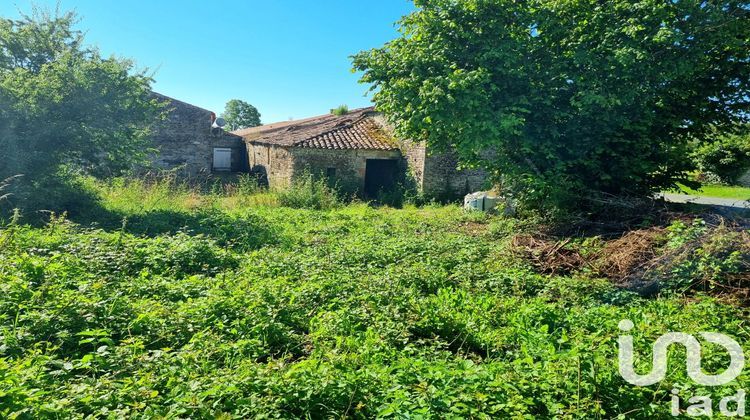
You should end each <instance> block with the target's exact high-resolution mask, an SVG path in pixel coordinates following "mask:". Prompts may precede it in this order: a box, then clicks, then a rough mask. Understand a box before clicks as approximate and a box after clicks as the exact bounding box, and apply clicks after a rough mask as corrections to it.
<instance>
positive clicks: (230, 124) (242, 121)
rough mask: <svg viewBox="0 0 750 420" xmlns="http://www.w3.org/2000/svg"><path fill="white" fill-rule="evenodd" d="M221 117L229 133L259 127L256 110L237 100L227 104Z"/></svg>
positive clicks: (258, 114)
mask: <svg viewBox="0 0 750 420" xmlns="http://www.w3.org/2000/svg"><path fill="white" fill-rule="evenodd" d="M221 117H222V118H224V120H226V122H227V129H228V130H230V131H234V130H241V129H243V128H250V127H257V126H259V125H261V124H260V112H258V109H257V108H255V107H254V106H252V105H250V104H249V103H247V102H245V101H242V100H239V99H232V100H230V101H229V102H227V105H226V108H225V109H224V113H223V114H222V115H221Z"/></svg>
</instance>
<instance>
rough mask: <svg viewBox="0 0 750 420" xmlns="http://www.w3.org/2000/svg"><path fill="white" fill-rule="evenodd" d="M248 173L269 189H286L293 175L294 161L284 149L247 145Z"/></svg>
mask: <svg viewBox="0 0 750 420" xmlns="http://www.w3.org/2000/svg"><path fill="white" fill-rule="evenodd" d="M247 157H248V162H249V163H250V172H251V173H253V174H255V175H257V176H258V177H259V178H260V180H261V182H262V183H264V184H266V185H268V186H269V187H271V188H285V187H288V186H289V184H290V183H291V181H292V176H293V175H294V161H293V158H292V155H291V152H290V150H289V149H288V148H286V147H281V146H269V145H264V144H256V143H248V144H247Z"/></svg>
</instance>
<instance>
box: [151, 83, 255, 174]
mask: <svg viewBox="0 0 750 420" xmlns="http://www.w3.org/2000/svg"><path fill="white" fill-rule="evenodd" d="M153 95H154V97H155V98H156V99H157V100H159V101H160V102H163V103H165V105H166V110H167V118H166V119H165V120H164V121H162V122H160V123H159V124H158V125H157V126H156V127H155V128H154V133H153V134H152V141H153V145H154V147H155V148H156V149H157V153H156V154H155V155H154V156H153V159H152V163H153V166H154V167H156V168H159V169H174V170H177V171H179V172H180V173H181V174H182V175H184V176H187V177H195V176H199V175H202V174H210V173H212V172H245V171H247V170H248V166H247V153H246V149H245V143H244V141H243V139H242V137H240V136H237V135H234V134H232V133H227V132H225V131H224V130H222V129H221V128H218V127H215V126H214V122H215V121H216V114H214V113H213V112H211V111H209V110H207V109H203V108H200V107H197V106H195V105H190V104H188V103H185V102H182V101H179V100H177V99H174V98H170V97H168V96H164V95H161V94H159V93H153Z"/></svg>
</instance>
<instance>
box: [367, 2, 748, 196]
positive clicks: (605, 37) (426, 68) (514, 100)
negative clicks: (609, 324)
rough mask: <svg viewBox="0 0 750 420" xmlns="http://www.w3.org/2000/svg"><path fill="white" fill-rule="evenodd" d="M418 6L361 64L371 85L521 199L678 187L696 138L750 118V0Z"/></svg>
mask: <svg viewBox="0 0 750 420" xmlns="http://www.w3.org/2000/svg"><path fill="white" fill-rule="evenodd" d="M415 3H416V6H417V7H418V9H417V11H416V12H414V13H413V14H411V15H409V16H406V17H405V18H403V20H402V21H401V33H402V35H401V37H399V38H397V39H395V40H394V41H391V42H389V43H387V44H386V45H385V46H383V47H382V48H378V49H374V50H371V51H364V52H361V53H359V54H357V55H356V56H354V57H353V62H354V67H355V69H356V70H360V71H363V72H364V76H363V77H362V82H364V83H369V84H371V85H372V89H373V90H374V91H375V94H374V100H375V102H376V105H377V107H378V109H379V110H381V111H383V112H384V113H385V115H386V116H387V117H388V118H389V119H390V121H391V122H392V123H393V124H394V126H395V127H396V129H397V132H398V134H399V135H401V136H404V137H407V138H413V139H420V140H426V142H427V144H428V145H429V146H431V147H433V148H435V149H438V150H455V151H456V152H457V153H458V155H459V157H460V159H461V160H462V162H463V163H464V164H465V165H481V166H485V167H487V168H488V169H489V170H490V172H491V173H492V174H493V175H494V176H495V178H496V179H497V180H500V179H502V180H503V185H504V186H506V187H507V188H508V189H509V190H510V191H513V192H514V193H515V195H516V196H517V197H518V198H519V199H521V201H522V202H524V203H527V204H531V205H535V206H544V205H552V206H556V207H561V206H562V207H565V206H568V207H579V206H581V202H580V198H581V197H583V196H587V195H589V194H592V193H609V194H620V195H621V194H634V195H645V194H648V193H650V192H651V191H655V190H658V189H661V188H669V187H673V186H674V185H675V183H676V182H679V181H687V178H688V173H689V172H690V171H692V170H693V169H694V163H693V162H692V161H691V159H690V156H689V154H690V153H689V148H688V144H689V142H690V139H694V138H702V137H704V135H705V134H706V133H707V132H708V131H710V130H712V129H713V128H712V127H715V129H716V130H719V131H720V132H721V131H725V130H728V129H729V127H733V126H735V124H737V123H741V122H743V121H745V120H747V119H748V115H750V114H748V111H749V110H750V107H749V104H748V94H750V90H749V89H748V87H749V86H750V81H749V78H750V68H749V63H750V48H748V47H747V46H748V44H749V43H750V3H748V2H746V1H710V2H709V1H699V0H680V1H664V0H610V1H607V2H602V1H599V0H582V1H574V0H529V1H524V2H519V1H515V0H465V1H455V0H416V1H415ZM501 174H502V175H501Z"/></svg>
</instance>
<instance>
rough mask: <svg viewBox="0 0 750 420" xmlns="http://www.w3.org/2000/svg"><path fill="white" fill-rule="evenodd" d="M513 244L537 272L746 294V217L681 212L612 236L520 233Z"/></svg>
mask: <svg viewBox="0 0 750 420" xmlns="http://www.w3.org/2000/svg"><path fill="white" fill-rule="evenodd" d="M512 249H513V252H514V255H515V256H516V257H519V258H522V259H523V260H525V261H528V262H530V263H531V264H532V266H533V267H534V268H535V269H536V270H537V271H539V272H541V273H544V274H550V275H568V274H583V275H587V276H592V277H604V278H608V279H610V280H611V281H612V282H614V283H615V284H617V285H619V286H621V287H624V288H627V289H631V290H635V291H638V292H639V293H641V294H646V295H650V294H654V293H657V292H659V291H665V290H667V291H673V292H679V293H685V292H688V291H696V290H700V291H710V292H712V293H717V294H727V293H731V294H735V295H739V296H740V297H741V298H746V297H748V295H750V232H748V221H747V220H728V219H725V218H723V217H721V216H717V215H708V216H704V217H701V218H694V219H693V218H690V217H687V216H684V215H683V216H680V217H677V218H673V221H672V223H671V224H668V225H665V226H654V227H648V228H642V229H635V230H630V231H627V232H625V233H623V234H621V235H619V236H616V237H613V238H607V237H603V236H595V237H589V238H564V239H561V238H558V237H555V236H551V235H530V234H523V235H518V236H516V237H515V238H514V239H513V242H512Z"/></svg>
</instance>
